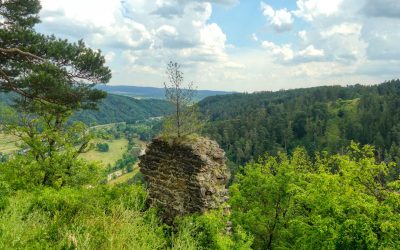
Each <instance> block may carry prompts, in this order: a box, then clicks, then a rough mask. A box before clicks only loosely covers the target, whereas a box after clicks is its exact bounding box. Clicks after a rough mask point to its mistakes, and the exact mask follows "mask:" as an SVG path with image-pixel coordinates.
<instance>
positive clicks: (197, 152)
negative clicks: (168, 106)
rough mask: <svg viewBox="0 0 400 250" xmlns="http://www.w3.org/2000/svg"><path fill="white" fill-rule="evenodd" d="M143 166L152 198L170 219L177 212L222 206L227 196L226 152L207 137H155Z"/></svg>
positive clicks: (179, 213)
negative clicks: (166, 138) (189, 138)
mask: <svg viewBox="0 0 400 250" xmlns="http://www.w3.org/2000/svg"><path fill="white" fill-rule="evenodd" d="M139 167H140V171H141V172H142V173H143V176H144V179H145V181H146V182H147V185H148V189H149V195H150V199H151V200H152V201H153V203H155V204H156V205H159V206H160V207H161V208H162V209H163V210H162V211H163V213H162V214H163V218H164V219H165V221H167V222H168V221H169V222H171V221H172V220H173V218H175V217H176V216H177V215H185V214H191V213H202V212H205V211H207V210H209V209H215V208H218V207H219V206H220V205H221V203H223V202H224V201H225V200H226V199H227V190H226V188H225V185H226V184H227V182H228V179H229V171H228V168H227V167H226V165H225V152H224V151H223V150H222V149H221V148H220V147H219V146H218V144H217V143H216V142H215V141H212V140H209V139H207V138H202V137H200V138H195V139H192V140H185V141H180V142H177V141H176V140H171V141H166V140H163V139H159V138H158V139H154V140H153V141H152V142H151V143H150V144H149V146H148V148H147V150H146V154H145V155H143V156H141V157H140V163H139Z"/></svg>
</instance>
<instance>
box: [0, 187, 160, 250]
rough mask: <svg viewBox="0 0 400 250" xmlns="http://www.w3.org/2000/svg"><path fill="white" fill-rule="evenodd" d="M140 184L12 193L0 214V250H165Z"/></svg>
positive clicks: (152, 211) (153, 214) (155, 219)
mask: <svg viewBox="0 0 400 250" xmlns="http://www.w3.org/2000/svg"><path fill="white" fill-rule="evenodd" d="M145 198H146V193H145V191H144V190H143V188H142V187H140V186H119V187H114V188H112V189H109V188H105V187H100V188H94V189H87V188H63V189H61V190H54V189H51V188H45V189H41V190H37V191H36V192H32V193H30V192H29V193H28V192H25V191H19V192H17V193H16V194H15V195H14V196H13V197H12V198H10V204H9V206H8V207H7V208H6V209H5V210H4V211H3V212H0V248H1V249H19V248H31V249H32V248H33V249H165V247H166V243H167V242H166V240H165V238H164V234H163V227H162V225H161V224H160V223H159V222H158V219H157V218H156V216H155V211H154V210H148V211H145V212H143V211H141V210H142V209H143V207H144V202H145V200H146V199H145Z"/></svg>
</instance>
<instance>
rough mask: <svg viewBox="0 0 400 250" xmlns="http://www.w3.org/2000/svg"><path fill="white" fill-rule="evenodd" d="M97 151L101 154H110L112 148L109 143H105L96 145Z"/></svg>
mask: <svg viewBox="0 0 400 250" xmlns="http://www.w3.org/2000/svg"><path fill="white" fill-rule="evenodd" d="M96 150H97V151H100V152H108V151H109V150H110V146H109V145H108V143H106V142H104V143H97V144H96Z"/></svg>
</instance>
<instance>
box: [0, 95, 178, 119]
mask: <svg viewBox="0 0 400 250" xmlns="http://www.w3.org/2000/svg"><path fill="white" fill-rule="evenodd" d="M12 100H13V96H12V95H11V94H4V93H0V103H1V102H2V103H6V104H7V105H11V104H12ZM171 112H172V106H171V105H170V104H169V103H168V102H166V101H164V100H158V99H145V100H138V99H135V98H131V97H127V96H121V95H114V94H109V95H108V96H107V97H106V98H105V99H104V100H102V101H101V102H100V104H99V105H98V110H84V111H79V112H77V113H76V114H74V115H73V116H72V117H71V120H73V121H76V120H77V121H82V122H84V123H86V124H88V125H97V124H107V123H115V122H127V123H134V122H136V121H139V120H144V119H148V118H151V117H159V116H164V115H166V114H169V113H171Z"/></svg>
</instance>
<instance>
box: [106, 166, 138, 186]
mask: <svg viewBox="0 0 400 250" xmlns="http://www.w3.org/2000/svg"><path fill="white" fill-rule="evenodd" d="M137 173H139V167H138V166H137V164H136V165H135V167H134V169H133V171H132V172H130V173H126V174H124V175H121V176H120V177H118V178H115V179H113V180H111V181H109V182H108V185H111V186H113V185H117V184H121V183H125V182H127V181H128V180H130V179H132V178H133V177H134V176H135V175H136V174H137Z"/></svg>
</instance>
